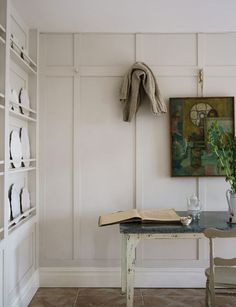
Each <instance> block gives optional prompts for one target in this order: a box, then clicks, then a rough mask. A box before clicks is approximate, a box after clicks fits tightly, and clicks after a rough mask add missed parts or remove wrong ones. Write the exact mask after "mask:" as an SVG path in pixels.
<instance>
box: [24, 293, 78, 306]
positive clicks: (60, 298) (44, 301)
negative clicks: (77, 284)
mask: <svg viewBox="0 0 236 307" xmlns="http://www.w3.org/2000/svg"><path fill="white" fill-rule="evenodd" d="M77 294H78V288H39V289H38V291H37V292H36V294H35V296H34V298H33V299H32V301H31V303H30V305H29V306H30V307H54V306H55V307H70V306H71V307H72V306H74V304H75V301H76V297H77Z"/></svg>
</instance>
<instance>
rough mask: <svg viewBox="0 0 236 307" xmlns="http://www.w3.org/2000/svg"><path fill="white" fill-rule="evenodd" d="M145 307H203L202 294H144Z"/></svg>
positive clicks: (203, 299)
mask: <svg viewBox="0 0 236 307" xmlns="http://www.w3.org/2000/svg"><path fill="white" fill-rule="evenodd" d="M143 300H144V306H145V307H190V306H191V307H204V306H205V297H204V296H180V295H179V296H160V297H158V296H144V297H143Z"/></svg>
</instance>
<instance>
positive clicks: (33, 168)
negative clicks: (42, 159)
mask: <svg viewBox="0 0 236 307" xmlns="http://www.w3.org/2000/svg"><path fill="white" fill-rule="evenodd" d="M34 170H36V167H35V166H32V167H31V166H30V167H19V168H11V169H9V173H10V174H15V173H22V172H30V171H34Z"/></svg>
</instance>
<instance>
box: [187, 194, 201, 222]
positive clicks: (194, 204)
mask: <svg viewBox="0 0 236 307" xmlns="http://www.w3.org/2000/svg"><path fill="white" fill-rule="evenodd" d="M187 208H188V214H189V215H191V216H192V218H193V220H194V221H196V220H199V219H200V212H201V205H200V200H199V199H198V197H197V196H196V195H195V194H193V195H192V196H191V197H188V198H187Z"/></svg>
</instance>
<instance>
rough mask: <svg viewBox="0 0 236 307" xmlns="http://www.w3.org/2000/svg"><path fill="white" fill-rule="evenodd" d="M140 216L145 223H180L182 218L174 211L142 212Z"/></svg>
mask: <svg viewBox="0 0 236 307" xmlns="http://www.w3.org/2000/svg"><path fill="white" fill-rule="evenodd" d="M139 214H140V216H141V218H142V220H143V221H163V222H175V221H180V216H179V215H178V214H177V213H176V211H175V210H174V209H163V210H140V211H139Z"/></svg>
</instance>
